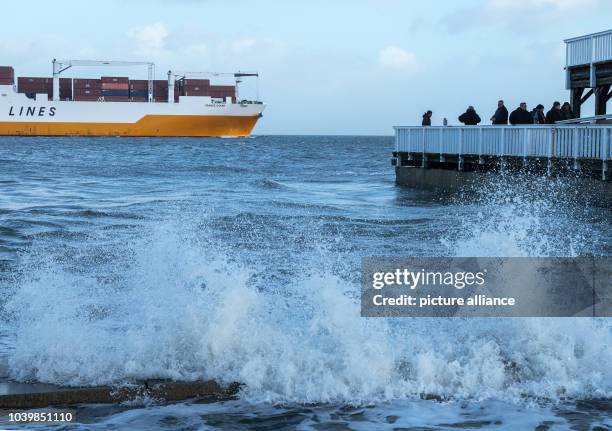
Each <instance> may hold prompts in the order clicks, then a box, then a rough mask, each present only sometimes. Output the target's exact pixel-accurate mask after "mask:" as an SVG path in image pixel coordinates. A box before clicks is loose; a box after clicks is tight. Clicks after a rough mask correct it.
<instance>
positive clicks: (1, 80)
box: [0, 66, 15, 85]
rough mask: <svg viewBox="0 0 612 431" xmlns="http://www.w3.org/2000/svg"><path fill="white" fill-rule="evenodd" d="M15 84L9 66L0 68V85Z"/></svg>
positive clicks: (11, 69)
mask: <svg viewBox="0 0 612 431" xmlns="http://www.w3.org/2000/svg"><path fill="white" fill-rule="evenodd" d="M14 83H15V71H14V70H13V68H12V67H11V66H0V85H13V84H14Z"/></svg>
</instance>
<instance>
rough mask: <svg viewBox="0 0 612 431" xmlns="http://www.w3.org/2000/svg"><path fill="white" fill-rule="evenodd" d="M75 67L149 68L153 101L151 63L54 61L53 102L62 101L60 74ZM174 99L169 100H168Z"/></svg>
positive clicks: (153, 74) (153, 73)
mask: <svg viewBox="0 0 612 431" xmlns="http://www.w3.org/2000/svg"><path fill="white" fill-rule="evenodd" d="M73 66H119V67H126V66H127V67H131V66H147V68H148V72H149V85H148V90H149V91H148V92H149V102H152V101H153V78H154V77H155V63H152V62H149V61H96V60H56V59H53V100H54V101H58V100H59V99H60V94H59V87H60V85H59V76H60V73H62V72H63V71H65V70H66V69H70V68H71V67H73ZM170 99H172V101H173V102H174V99H173V98H170V97H169V98H168V100H170Z"/></svg>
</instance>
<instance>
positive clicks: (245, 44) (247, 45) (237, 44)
mask: <svg viewBox="0 0 612 431" xmlns="http://www.w3.org/2000/svg"><path fill="white" fill-rule="evenodd" d="M256 43H257V41H256V40H255V39H252V38H248V39H237V40H234V41H232V42H231V43H230V49H231V50H232V52H233V53H235V54H242V53H244V52H246V51H248V50H249V49H251V48H252V47H254V46H255V44H256Z"/></svg>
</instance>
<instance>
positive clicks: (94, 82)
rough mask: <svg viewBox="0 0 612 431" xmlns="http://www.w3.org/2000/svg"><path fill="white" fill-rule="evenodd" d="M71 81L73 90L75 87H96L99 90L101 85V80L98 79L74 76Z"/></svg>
mask: <svg viewBox="0 0 612 431" xmlns="http://www.w3.org/2000/svg"><path fill="white" fill-rule="evenodd" d="M72 82H73V84H74V89H75V92H76V89H77V88H88V89H98V90H99V89H100V88H101V86H102V82H101V81H100V80H99V79H82V78H74V79H73V80H72Z"/></svg>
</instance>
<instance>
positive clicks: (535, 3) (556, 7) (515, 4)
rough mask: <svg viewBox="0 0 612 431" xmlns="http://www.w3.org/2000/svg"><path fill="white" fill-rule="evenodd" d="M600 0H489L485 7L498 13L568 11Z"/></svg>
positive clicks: (591, 5) (586, 6)
mask: <svg viewBox="0 0 612 431" xmlns="http://www.w3.org/2000/svg"><path fill="white" fill-rule="evenodd" d="M598 4H599V0H488V1H487V3H486V5H485V8H486V9H488V10H489V11H491V12H497V13H515V12H518V13H522V12H529V11H531V12H533V11H548V12H557V11H560V12H567V11H571V10H574V9H585V8H592V7H595V6H597V5H598Z"/></svg>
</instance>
